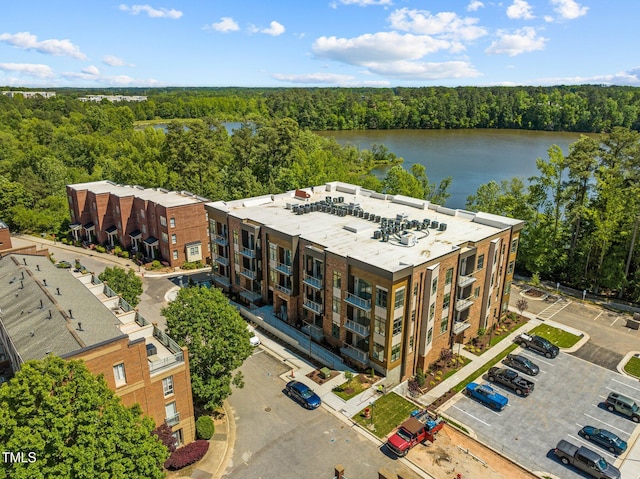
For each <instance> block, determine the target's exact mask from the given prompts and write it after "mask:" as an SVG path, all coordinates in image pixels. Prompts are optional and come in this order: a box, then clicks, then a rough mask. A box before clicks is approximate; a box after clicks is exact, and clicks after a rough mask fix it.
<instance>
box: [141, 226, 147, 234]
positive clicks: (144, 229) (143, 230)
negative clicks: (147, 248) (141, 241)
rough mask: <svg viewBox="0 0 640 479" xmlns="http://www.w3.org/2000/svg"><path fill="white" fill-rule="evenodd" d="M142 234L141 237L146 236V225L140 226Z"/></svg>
mask: <svg viewBox="0 0 640 479" xmlns="http://www.w3.org/2000/svg"><path fill="white" fill-rule="evenodd" d="M142 234H143V235H146V234H147V225H142Z"/></svg>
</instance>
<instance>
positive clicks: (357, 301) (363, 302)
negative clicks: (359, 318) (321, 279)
mask: <svg viewBox="0 0 640 479" xmlns="http://www.w3.org/2000/svg"><path fill="white" fill-rule="evenodd" d="M345 301H346V302H347V303H349V304H351V305H352V306H355V307H356V308H360V309H362V310H364V311H371V300H370V299H365V298H361V297H360V296H357V295H355V294H353V293H347V297H346V298H345Z"/></svg>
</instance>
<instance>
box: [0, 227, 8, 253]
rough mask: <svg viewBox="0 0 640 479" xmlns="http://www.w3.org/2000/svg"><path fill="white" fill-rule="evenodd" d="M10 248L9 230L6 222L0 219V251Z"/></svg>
mask: <svg viewBox="0 0 640 479" xmlns="http://www.w3.org/2000/svg"><path fill="white" fill-rule="evenodd" d="M5 249H11V231H9V227H8V226H7V225H6V223H3V222H2V221H0V251H2V250H5Z"/></svg>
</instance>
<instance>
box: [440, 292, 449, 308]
mask: <svg viewBox="0 0 640 479" xmlns="http://www.w3.org/2000/svg"><path fill="white" fill-rule="evenodd" d="M449 304H451V293H447V294H445V295H444V300H443V301H442V309H447V308H448V307H449Z"/></svg>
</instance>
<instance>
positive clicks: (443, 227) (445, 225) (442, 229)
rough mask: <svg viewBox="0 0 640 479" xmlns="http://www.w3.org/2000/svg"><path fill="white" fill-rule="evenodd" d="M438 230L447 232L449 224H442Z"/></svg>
mask: <svg viewBox="0 0 640 479" xmlns="http://www.w3.org/2000/svg"><path fill="white" fill-rule="evenodd" d="M438 229H439V230H440V231H446V229H447V223H440V226H438Z"/></svg>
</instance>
